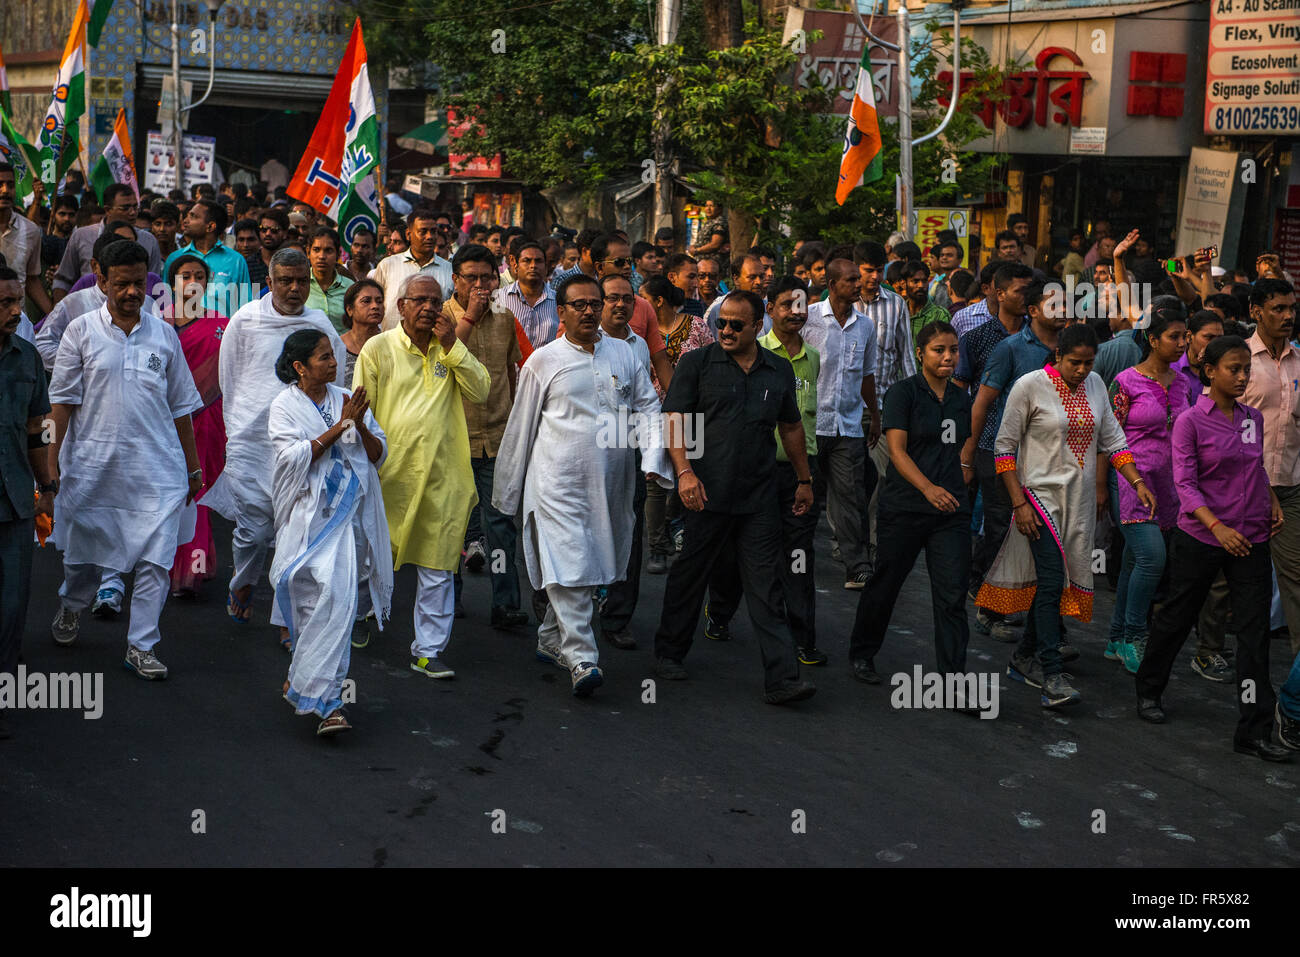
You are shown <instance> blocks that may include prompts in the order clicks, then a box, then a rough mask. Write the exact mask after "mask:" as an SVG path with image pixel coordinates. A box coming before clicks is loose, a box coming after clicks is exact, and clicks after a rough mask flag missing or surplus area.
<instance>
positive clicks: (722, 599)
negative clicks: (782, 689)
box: [709, 460, 821, 649]
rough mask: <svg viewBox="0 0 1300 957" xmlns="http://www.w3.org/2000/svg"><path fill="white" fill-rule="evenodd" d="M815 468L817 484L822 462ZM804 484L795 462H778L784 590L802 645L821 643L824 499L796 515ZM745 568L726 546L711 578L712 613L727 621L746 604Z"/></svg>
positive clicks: (716, 618)
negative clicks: (819, 543) (818, 542)
mask: <svg viewBox="0 0 1300 957" xmlns="http://www.w3.org/2000/svg"><path fill="white" fill-rule="evenodd" d="M809 465H810V466H811V468H812V479H813V488H817V486H818V478H817V466H816V465H815V464H813V462H812V460H809ZM798 490H799V477H798V476H797V475H796V474H795V471H794V466H793V465H791V464H790V463H789V462H777V463H776V500H777V507H778V508H779V509H780V513H781V551H782V554H783V555H784V556H785V558H784V560H783V561H782V562H780V563H779V564H778V565H777V573H778V577H779V578H780V581H781V595H782V598H783V599H784V601H785V617H786V620H787V621H788V622H789V623H790V631H791V632H792V633H793V634H794V643H795V645H796V646H798V647H799V648H809V649H811V648H816V647H817V578H816V575H815V574H814V573H815V571H816V568H815V562H814V550H813V539H814V538H815V537H816V535H817V522H818V521H819V520H820V516H821V509H820V507H819V502H820V500H817V501H814V502H813V507H812V508H810V509H808V511H807V512H806V513H805V514H803V515H795V514H794V513H793V512H792V511H791V509H792V508H793V507H794V496H795V492H797V491H798ZM741 591H742V589H741V583H740V568H739V566H738V564H737V562H736V556H735V555H734V554H730V553H727V552H724V553H723V554H721V555H719V556H718V561H717V564H716V565H714V566H713V576H712V577H711V578H710V579H709V617H710V618H712V619H713V620H714V621H715V622H718V623H719V624H724V625H725V624H727V623H728V622H729V621H731V619H732V618H733V617H735V614H736V612H737V611H738V610H739V608H740V595H741Z"/></svg>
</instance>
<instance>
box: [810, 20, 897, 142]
mask: <svg viewBox="0 0 1300 957" xmlns="http://www.w3.org/2000/svg"><path fill="white" fill-rule="evenodd" d="M862 22H863V23H865V24H866V25H867V26H868V27H869V28H870V30H871V32H872V34H874V35H875V36H877V37H879V38H880V39H881V40H885V41H886V42H888V43H894V42H895V41H896V40H897V37H898V24H897V23H896V22H895V21H894V19H893V17H867V16H863V18H862ZM796 30H802V31H803V32H804V34H805V35H807V34H810V33H812V32H813V31H814V30H820V31H821V33H822V34H823V36H822V38H821V39H820V40H818V41H817V42H816V43H807V44H806V49H804V50H803V52H802V54H801V55H800V57H799V62H798V63H797V64H796V65H795V70H794V84H795V86H796V87H799V88H806V87H808V86H811V85H812V80H813V78H814V77H815V78H817V79H819V80H820V81H821V82H822V84H823V85H824V86H829V87H831V88H833V89H834V90H836V91H837V92H836V94H835V101H834V104H835V105H834V107H833V110H832V112H834V113H836V114H839V115H841V116H848V114H849V108H850V107H851V106H852V105H853V90H854V88H855V87H856V86H857V84H858V65H859V64H860V63H861V62H862V43H863V41H864V40H865V39H866V34H864V33H863V31H862V27H860V26H859V25H858V21H857V18H856V17H854V16H853V14H851V13H841V12H839V11H837V10H803V9H799V8H797V7H791V8H790V9H789V10H788V11H787V18H786V29H785V40H786V42H787V43H789V42H791V41H792V40H797V39H798V38H797V37H796V36H795V31H796ZM796 52H798V48H796ZM871 67H872V70H871V78H872V81H873V82H872V85H873V86H874V87H875V94H876V116H877V117H885V116H897V115H898V94H897V89H898V83H897V82H896V81H895V79H894V75H895V73H896V71H897V69H898V54H897V53H893V52H890V51H889V50H886V49H885V48H884V47H882V46H878V45H876V44H874V43H873V44H872V45H871Z"/></svg>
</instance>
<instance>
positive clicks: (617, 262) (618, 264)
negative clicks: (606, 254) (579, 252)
mask: <svg viewBox="0 0 1300 957" xmlns="http://www.w3.org/2000/svg"><path fill="white" fill-rule="evenodd" d="M604 262H607V263H613V264H614V268H615V269H623V268H625V267H627V266H630V265H632V260H631V259H628V258H627V257H626V256H619V257H618V258H617V259H606V260H604Z"/></svg>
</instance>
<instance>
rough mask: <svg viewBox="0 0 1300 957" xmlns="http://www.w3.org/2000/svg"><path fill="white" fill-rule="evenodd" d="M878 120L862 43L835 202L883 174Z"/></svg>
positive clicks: (873, 92) (867, 63) (869, 64)
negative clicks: (856, 82)
mask: <svg viewBox="0 0 1300 957" xmlns="http://www.w3.org/2000/svg"><path fill="white" fill-rule="evenodd" d="M881 145H882V144H881V140H880V121H879V120H878V119H877V117H876V91H875V90H874V89H873V87H872V79H871V57H870V54H869V53H868V52H867V44H865V43H864V44H863V45H862V62H861V63H860V64H859V65H858V85H857V88H856V89H855V90H854V91H853V106H852V108H851V109H850V110H849V122H848V127H847V128H846V129H845V131H844V153H843V155H842V156H841V157H840V179H839V183H838V184H837V185H836V187H835V202H837V203H839V204H840V205H841V206H843V205H844V201H845V200H846V199H848V198H849V193H851V192H853V190H854V189H855V188H856V187H858V186H860V185H862V184H864V183H874V182H875V181H876V180H878V179H880V177H881V176H882V175H884V173H883V170H882V166H883V164H882V163H881V160H880V149H881Z"/></svg>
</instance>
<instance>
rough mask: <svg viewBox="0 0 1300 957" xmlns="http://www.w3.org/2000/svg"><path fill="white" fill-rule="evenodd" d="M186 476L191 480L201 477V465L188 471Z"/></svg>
mask: <svg viewBox="0 0 1300 957" xmlns="http://www.w3.org/2000/svg"><path fill="white" fill-rule="evenodd" d="M186 478H188V479H189V480H190V481H191V482H193V481H194V480H195V479H201V478H203V467H202V466H200V467H199V468H196V469H195V470H194V471H193V472H190V473H188V474H187V475H186Z"/></svg>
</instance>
